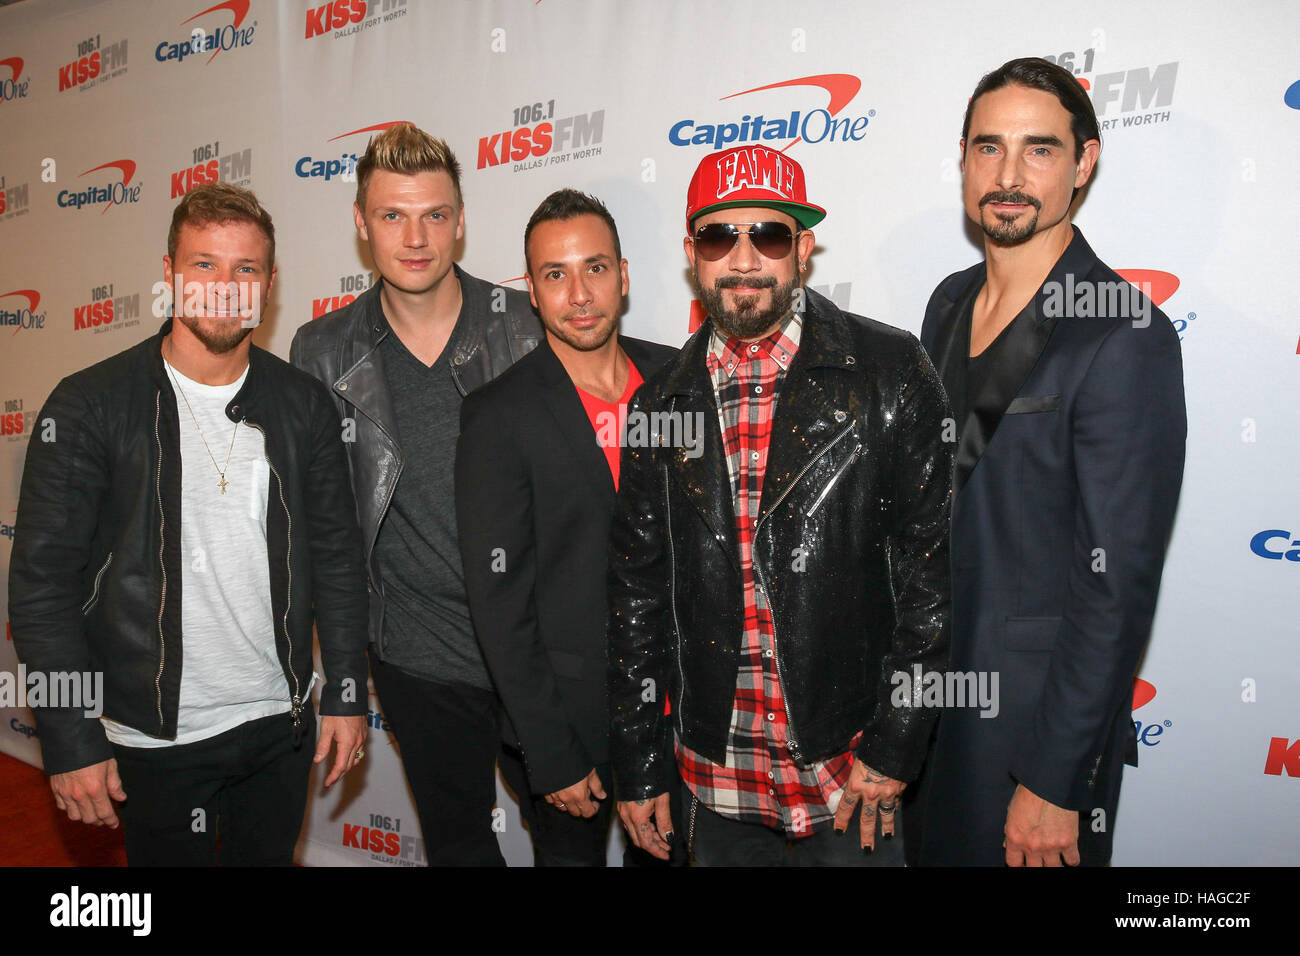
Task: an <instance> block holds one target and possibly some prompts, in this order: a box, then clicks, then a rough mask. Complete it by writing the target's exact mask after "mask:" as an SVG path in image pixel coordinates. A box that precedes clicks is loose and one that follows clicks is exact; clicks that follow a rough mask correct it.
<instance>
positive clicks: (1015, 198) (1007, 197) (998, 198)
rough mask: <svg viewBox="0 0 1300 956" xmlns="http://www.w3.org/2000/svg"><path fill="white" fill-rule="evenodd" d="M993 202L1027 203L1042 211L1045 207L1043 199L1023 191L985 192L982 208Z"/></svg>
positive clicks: (981, 201)
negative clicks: (1040, 199)
mask: <svg viewBox="0 0 1300 956" xmlns="http://www.w3.org/2000/svg"><path fill="white" fill-rule="evenodd" d="M991 202H1017V203H1027V204H1028V205H1030V206H1033V207H1034V208H1035V209H1037V210H1039V211H1040V212H1041V211H1042V208H1043V204H1042V202H1041V201H1039V200H1038V199H1035V198H1034V197H1033V196H1031V195H1029V193H1022V192H1003V191H1000V190H994V191H993V192H989V193H985V194H984V195H983V196H981V197H980V208H981V209H983V208H984V207H985V206H987V205H988V204H989V203H991Z"/></svg>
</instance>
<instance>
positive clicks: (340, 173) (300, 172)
mask: <svg viewBox="0 0 1300 956" xmlns="http://www.w3.org/2000/svg"><path fill="white" fill-rule="evenodd" d="M402 122H405V121H404V120H390V121H389V122H387V123H376V124H375V125H374V126H363V127H361V129H354V130H352V131H351V132H349V133H339V135H337V136H331V137H330V138H329V139H327V140H326V141H325V142H327V143H333V142H334V141H335V140H340V139H345V138H347V137H348V136H356V135H358V134H360V133H377V132H381V131H382V130H386V129H388V127H390V126H396V125H397V124H398V123H402ZM357 162H358V158H357V154H356V153H355V152H348V151H344V152H342V153H340V154H339V156H338V157H330V158H329V159H317V158H315V157H313V156H310V155H308V156H302V157H300V158H299V159H298V161H297V162H296V163H294V164H293V172H294V175H295V176H297V177H298V178H299V179H320V180H324V181H325V182H329V181H330V180H331V179H333V178H334V177H336V176H337V177H339V178H341V179H342V180H343V181H344V182H348V183H351V182H356V179H357Z"/></svg>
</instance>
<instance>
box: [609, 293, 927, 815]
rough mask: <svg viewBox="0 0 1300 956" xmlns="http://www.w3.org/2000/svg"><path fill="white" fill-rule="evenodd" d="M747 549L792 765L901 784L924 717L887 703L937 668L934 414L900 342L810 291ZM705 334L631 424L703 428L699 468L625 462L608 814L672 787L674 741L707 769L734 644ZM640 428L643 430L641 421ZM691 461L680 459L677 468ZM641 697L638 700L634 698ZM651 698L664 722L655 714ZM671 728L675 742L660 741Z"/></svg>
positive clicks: (725, 492)
mask: <svg viewBox="0 0 1300 956" xmlns="http://www.w3.org/2000/svg"><path fill="white" fill-rule="evenodd" d="M806 297H807V301H808V308H807V310H806V311H805V313H804V324H803V332H802V337H801V340H800V347H799V351H798V352H797V353H796V355H795V359H794V361H793V362H792V363H791V366H790V369H789V371H788V372H787V374H786V377H785V382H784V384H783V385H782V387H781V396H780V399H779V401H778V402H777V407H776V417H775V420H774V421H773V425H772V438H771V447H770V450H769V455H768V464H767V468H766V472H765V475H764V479H763V495H762V504H761V508H760V511H759V517H758V519H757V528H756V530H755V532H754V546H753V564H754V572H755V576H756V586H758V587H760V588H763V589H766V592H767V597H768V604H769V606H770V607H771V611H772V620H773V627H774V630H775V637H776V641H775V646H776V666H777V671H778V674H779V676H780V680H781V686H782V689H783V692H784V696H785V705H786V713H787V716H788V718H789V733H788V737H789V747H790V752H791V755H792V756H793V757H794V758H795V760H796V761H798V762H799V763H800V764H804V765H806V764H808V763H811V762H813V761H816V760H820V759H824V758H826V757H829V756H832V755H834V754H836V753H842V752H843V751H844V750H845V748H846V747H847V746H848V744H849V741H850V740H851V739H852V738H853V736H854V734H856V733H857V732H858V731H864V733H863V736H862V741H861V744H860V746H859V747H858V748H857V752H856V753H857V756H858V758H859V759H861V760H864V761H865V762H867V763H868V764H870V766H872V767H873V768H875V769H876V770H878V771H881V772H882V773H885V774H888V775H889V776H891V777H894V778H897V779H900V780H913V779H915V777H916V776H917V774H918V773H919V771H920V767H921V763H922V761H923V759H924V755H925V750H926V745H927V742H928V738H929V734H930V731H931V729H932V723H933V720H934V718H935V717H936V716H937V712H931V711H930V710H927V709H923V708H911V707H898V706H894V705H893V704H892V703H891V696H893V691H894V690H895V686H894V685H893V684H892V683H891V676H892V675H893V674H894V673H895V672H896V671H905V672H907V673H908V674H909V675H910V674H911V673H912V668H913V665H915V664H920V665H921V667H922V669H923V670H924V671H930V670H942V669H943V668H944V667H945V665H946V663H947V659H948V636H949V609H950V603H951V594H950V572H949V566H948V527H949V510H950V494H951V487H952V459H953V447H952V444H951V443H950V442H944V441H942V440H941V437H942V433H943V424H944V419H945V418H947V417H948V415H949V410H948V403H947V399H946V397H945V395H944V392H943V387H942V385H941V384H940V382H939V379H938V376H937V375H936V374H935V371H934V368H933V367H932V366H931V365H930V362H929V360H928V359H927V358H926V356H925V353H924V352H923V351H922V350H921V347H920V344H919V343H918V342H917V341H916V339H915V337H914V336H912V335H910V334H908V333H906V332H904V331H901V330H899V329H895V328H891V327H890V326H886V325H882V324H881V323H878V322H874V321H872V320H870V319H864V318H861V317H859V316H855V315H849V314H847V313H843V312H841V311H840V310H839V309H838V308H836V307H835V305H834V304H833V303H831V302H830V301H829V300H828V299H826V298H824V297H822V296H820V295H818V294H817V293H815V292H811V291H807V292H806ZM712 331H713V326H712V323H711V322H705V323H704V325H703V327H702V328H700V329H699V330H698V331H697V332H696V334H695V335H694V336H693V337H692V338H691V339H690V340H689V341H688V342H687V343H686V345H685V346H684V347H683V348H682V351H681V354H680V356H679V357H678V358H677V359H676V360H674V361H672V362H670V363H669V364H668V365H667V366H665V367H664V369H662V370H661V371H660V372H659V373H658V374H657V375H655V376H654V377H653V378H652V379H651V380H650V381H649V382H647V383H646V385H645V386H643V387H642V388H641V389H640V390H639V391H638V392H637V395H636V397H635V399H634V400H633V403H632V407H630V408H629V412H628V413H629V417H631V416H632V413H633V412H634V411H644V412H648V413H650V414H652V415H653V414H654V413H656V412H676V413H685V414H696V413H699V414H702V415H703V416H704V424H705V428H704V436H705V438H704V450H703V453H702V454H700V453H698V449H692V450H690V453H689V454H688V450H687V449H683V448H674V447H653V446H652V447H646V448H633V447H629V448H627V449H626V450H625V451H624V453H623V462H622V472H621V479H620V483H619V498H618V505H617V508H616V511H615V516H614V523H613V528H612V534H611V542H610V548H611V553H610V563H611V567H610V587H611V593H610V615H611V616H610V683H611V689H610V698H611V699H610V706H611V710H612V716H613V730H614V734H613V751H614V770H615V776H616V780H617V788H618V799H620V800H632V799H644V798H649V797H652V796H654V795H656V794H658V793H662V792H663V791H665V790H666V789H668V788H669V786H671V785H672V781H673V779H674V767H673V764H672V761H673V759H674V758H673V753H672V731H673V730H676V732H677V734H678V735H679V736H680V737H681V739H682V741H683V742H684V743H685V744H686V745H687V746H689V747H690V748H692V749H693V750H695V751H697V752H699V753H701V754H703V755H704V756H706V757H708V758H709V759H711V760H714V761H716V762H719V763H721V762H723V760H724V757H725V753H726V747H727V737H728V731H729V727H730V721H731V713H732V702H733V699H734V696H735V690H736V670H737V666H738V657H739V652H740V642H741V635H742V632H743V608H742V602H743V582H742V578H741V571H740V554H739V548H738V545H737V540H736V529H735V509H734V506H733V503H732V491H731V484H730V480H729V478H728V475H727V467H726V463H725V461H724V459H723V454H722V442H721V437H720V432H719V426H718V418H717V405H716V401H715V399H714V393H713V386H712V382H711V380H710V376H709V372H708V370H707V368H706V366H705V355H706V353H707V351H708V348H709V342H710V336H711V334H712ZM651 421H654V419H653V418H652V419H651ZM692 455H694V456H695V457H691V456H692ZM651 681H652V682H653V683H649V682H651ZM648 688H662V689H667V691H668V694H669V697H670V699H671V702H672V716H671V717H665V716H664V714H663V711H664V705H663V698H662V696H661V694H660V693H647V689H648ZM670 721H671V723H670Z"/></svg>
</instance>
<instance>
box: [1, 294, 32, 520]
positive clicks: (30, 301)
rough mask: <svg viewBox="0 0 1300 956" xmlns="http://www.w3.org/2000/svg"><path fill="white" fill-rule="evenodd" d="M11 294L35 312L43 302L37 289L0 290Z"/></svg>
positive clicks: (3, 295) (19, 326)
mask: <svg viewBox="0 0 1300 956" xmlns="http://www.w3.org/2000/svg"><path fill="white" fill-rule="evenodd" d="M11 295H21V296H23V297H24V298H26V299H27V302H28V306H27V311H28V312H35V311H36V307H37V306H38V305H40V304H41V294H40V293H39V292H37V291H36V290H35V289H15V290H14V291H13V292H0V299H5V298H8V297H9V296H11ZM22 328H23V327H22V326H21V325H17V326H14V335H17V334H18V333H19V332H21V331H22ZM14 510H15V511H17V510H18V509H17V508H15V509H14Z"/></svg>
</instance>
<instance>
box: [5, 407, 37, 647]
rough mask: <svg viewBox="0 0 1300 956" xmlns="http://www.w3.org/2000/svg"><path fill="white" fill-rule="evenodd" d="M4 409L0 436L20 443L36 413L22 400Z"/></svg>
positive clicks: (9, 532) (10, 533)
mask: <svg viewBox="0 0 1300 956" xmlns="http://www.w3.org/2000/svg"><path fill="white" fill-rule="evenodd" d="M3 408H4V411H3V412H0V436H3V437H4V438H5V439H6V440H7V441H18V440H19V439H21V438H25V437H27V433H28V429H30V428H31V427H32V426H33V425H35V424H36V415H35V413H33V412H26V413H24V412H23V400H22V399H21V398H6V399H5V403H4V406H3ZM5 528H6V530H5V532H4V534H5V536H6V537H8V538H12V537H13V528H12V527H10V526H9V525H5ZM6 626H7V625H6ZM11 640H12V638H11Z"/></svg>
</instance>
